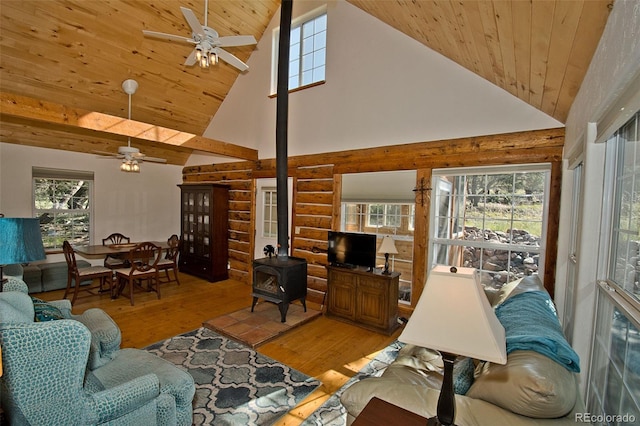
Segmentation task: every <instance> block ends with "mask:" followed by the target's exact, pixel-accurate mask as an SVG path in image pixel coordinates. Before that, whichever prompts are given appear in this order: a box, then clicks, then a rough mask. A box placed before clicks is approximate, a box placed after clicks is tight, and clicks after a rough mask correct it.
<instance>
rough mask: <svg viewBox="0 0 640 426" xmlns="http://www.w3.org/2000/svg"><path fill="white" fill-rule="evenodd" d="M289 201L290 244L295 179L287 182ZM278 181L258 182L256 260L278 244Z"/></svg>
mask: <svg viewBox="0 0 640 426" xmlns="http://www.w3.org/2000/svg"><path fill="white" fill-rule="evenodd" d="M287 192H288V196H287V199H288V200H289V206H288V207H289V208H288V212H289V214H288V217H289V226H288V229H289V242H291V206H292V204H293V202H292V198H293V179H292V178H289V179H288V180H287ZM276 208H277V203H276V180H275V179H257V180H256V229H255V233H256V235H255V250H254V254H253V257H254V259H260V258H263V257H264V256H265V254H264V247H265V246H266V245H272V246H273V247H276V245H277V244H278V231H277V229H278V227H277V213H276Z"/></svg>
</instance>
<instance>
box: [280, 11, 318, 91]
mask: <svg viewBox="0 0 640 426" xmlns="http://www.w3.org/2000/svg"><path fill="white" fill-rule="evenodd" d="M325 10H326V8H325V7H322V8H319V9H316V10H314V11H312V12H310V13H308V14H306V15H304V16H302V17H300V18H298V19H295V20H293V21H292V22H291V34H290V41H289V90H293V89H297V88H300V87H304V86H308V85H311V84H314V83H318V82H322V81H324V80H325V62H326V57H327V14H326V12H325ZM279 34H280V33H279V30H277V31H274V35H273V36H274V42H273V46H274V52H277V49H278V38H279ZM277 62H278V55H277V53H275V54H274V55H273V64H274V65H273V76H272V88H275V87H276V86H277V78H278V75H277V74H278V73H277V69H278V67H277V65H276V64H277ZM272 92H275V90H272Z"/></svg>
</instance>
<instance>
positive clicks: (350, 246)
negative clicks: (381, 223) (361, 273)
mask: <svg viewBox="0 0 640 426" xmlns="http://www.w3.org/2000/svg"><path fill="white" fill-rule="evenodd" d="M328 240H329V248H328V251H327V256H328V261H329V264H330V265H333V266H341V267H346V268H355V267H358V266H361V267H366V268H369V269H373V268H375V267H376V236H375V235H373V234H358V233H354V232H338V231H329V238H328Z"/></svg>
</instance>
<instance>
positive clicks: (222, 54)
mask: <svg viewBox="0 0 640 426" xmlns="http://www.w3.org/2000/svg"><path fill="white" fill-rule="evenodd" d="M217 54H218V57H219V58H220V59H222V60H223V61H225V62H226V63H228V64H229V65H233V66H234V67H236V68H238V69H239V70H240V71H246V70H248V69H249V65H247V64H245V63H244V62H242V61H241V60H240V59H238V58H236V57H235V56H233V55H232V54H231V53H229V52H227V51H226V50H224V49H220V48H218V49H217Z"/></svg>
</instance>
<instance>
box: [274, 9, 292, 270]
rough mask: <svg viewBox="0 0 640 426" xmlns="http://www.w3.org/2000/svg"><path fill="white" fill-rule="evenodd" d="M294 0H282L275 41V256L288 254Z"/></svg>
mask: <svg viewBox="0 0 640 426" xmlns="http://www.w3.org/2000/svg"><path fill="white" fill-rule="evenodd" d="M292 11H293V0H282V4H281V6H280V38H279V41H278V84H277V95H276V102H277V103H276V190H277V198H276V201H277V217H278V249H277V253H278V256H284V257H288V256H289V209H288V206H289V199H288V195H287V193H288V190H287V180H288V178H289V176H288V175H289V170H288V159H289V154H288V152H287V145H288V141H287V133H288V114H289V40H290V38H291V15H292Z"/></svg>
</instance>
